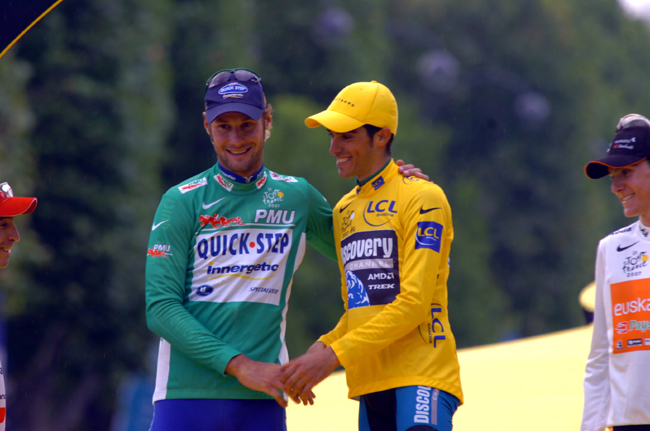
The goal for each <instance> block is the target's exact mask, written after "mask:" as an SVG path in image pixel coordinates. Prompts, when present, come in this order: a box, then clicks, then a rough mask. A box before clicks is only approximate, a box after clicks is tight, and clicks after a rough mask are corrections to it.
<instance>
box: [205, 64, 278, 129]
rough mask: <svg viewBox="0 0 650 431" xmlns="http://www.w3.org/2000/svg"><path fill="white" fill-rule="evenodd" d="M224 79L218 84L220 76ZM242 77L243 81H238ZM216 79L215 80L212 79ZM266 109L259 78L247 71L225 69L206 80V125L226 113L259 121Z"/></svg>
mask: <svg viewBox="0 0 650 431" xmlns="http://www.w3.org/2000/svg"><path fill="white" fill-rule="evenodd" d="M222 74H224V76H225V77H226V78H225V79H227V80H224V82H220V81H221V79H219V78H221V75H222ZM239 76H242V78H243V79H240V78H239ZM215 77H217V79H216V80H213V78H215ZM264 108H266V99H265V97H264V88H263V87H262V83H261V78H260V77H259V76H258V75H257V74H255V72H252V71H249V70H248V69H226V70H223V71H220V72H217V73H215V74H214V75H213V76H212V77H210V80H208V88H207V91H206V92H205V114H206V117H207V119H208V123H212V122H213V121H214V119H215V118H217V117H218V116H219V115H221V114H224V113H226V112H240V113H242V114H245V115H248V116H249V117H250V118H252V119H253V120H256V121H257V120H259V119H260V117H262V112H264Z"/></svg>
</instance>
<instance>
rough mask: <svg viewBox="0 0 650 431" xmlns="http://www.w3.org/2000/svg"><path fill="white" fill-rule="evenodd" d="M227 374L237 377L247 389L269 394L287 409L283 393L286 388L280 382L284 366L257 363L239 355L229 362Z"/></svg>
mask: <svg viewBox="0 0 650 431" xmlns="http://www.w3.org/2000/svg"><path fill="white" fill-rule="evenodd" d="M226 373H228V374H232V375H233V376H235V377H236V378H237V380H239V383H241V384H242V385H244V386H246V387H247V388H249V389H253V390H254V391H260V392H264V393H266V394H269V395H271V396H272V397H273V398H275V401H277V403H278V404H280V405H281V406H282V407H287V402H286V401H285V399H284V396H283V395H282V392H281V391H282V389H283V387H284V386H283V384H282V381H281V380H280V377H281V375H282V366H280V365H278V364H269V363H266V362H257V361H253V360H251V359H248V358H247V357H246V356H244V355H237V356H235V357H234V358H232V359H231V360H230V362H228V365H227V366H226Z"/></svg>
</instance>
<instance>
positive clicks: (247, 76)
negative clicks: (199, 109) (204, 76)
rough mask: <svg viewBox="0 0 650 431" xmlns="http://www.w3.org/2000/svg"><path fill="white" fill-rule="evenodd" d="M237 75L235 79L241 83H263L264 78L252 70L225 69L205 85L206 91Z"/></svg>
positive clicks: (215, 74) (214, 75) (209, 79)
mask: <svg viewBox="0 0 650 431" xmlns="http://www.w3.org/2000/svg"><path fill="white" fill-rule="evenodd" d="M233 75H235V79H236V80H237V81H240V82H255V83H259V84H261V83H262V78H261V77H260V76H259V75H258V74H257V73H255V72H253V71H252V70H248V69H243V68H239V69H223V70H220V71H218V72H215V73H214V74H213V75H212V76H211V77H210V78H208V81H207V82H206V83H205V91H208V89H210V88H212V87H214V86H216V85H221V84H224V83H226V82H228V81H230V80H231V78H232V76H233Z"/></svg>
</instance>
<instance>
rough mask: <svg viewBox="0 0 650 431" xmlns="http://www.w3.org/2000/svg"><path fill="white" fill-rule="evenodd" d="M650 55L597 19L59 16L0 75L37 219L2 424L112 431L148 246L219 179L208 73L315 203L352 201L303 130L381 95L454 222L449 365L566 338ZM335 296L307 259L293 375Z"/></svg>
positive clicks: (135, 336)
mask: <svg viewBox="0 0 650 431" xmlns="http://www.w3.org/2000/svg"><path fill="white" fill-rule="evenodd" d="M648 33H649V31H648V27H647V26H646V25H645V24H642V23H640V22H634V21H631V20H630V19H629V18H627V17H625V16H624V15H623V13H622V12H621V10H620V9H619V7H618V6H617V4H616V2H615V0H589V1H587V0H570V1H568V2H566V1H559V0H496V1H493V2H485V1H477V0H468V1H465V2H462V6H461V5H459V3H458V2H456V1H452V0H441V1H437V2H430V1H425V0H399V1H398V0H380V1H370V0H354V1H348V2H345V3H343V2H333V1H322V2H301V1H298V0H265V1H255V0H235V1H231V2H223V1H213V0H212V1H208V0H176V1H173V0H139V1H135V0H117V1H112V2H100V1H99V0H80V1H75V2H63V3H62V4H61V5H60V6H58V7H57V8H56V9H55V10H54V11H53V12H52V13H51V14H50V15H48V16H47V17H46V19H44V20H43V21H42V22H41V23H39V24H38V25H37V26H36V27H35V28H34V29H33V30H31V31H30V32H29V33H28V35H27V36H26V37H25V38H24V39H23V40H22V41H21V42H20V43H19V44H18V45H17V46H15V47H14V48H12V50H10V53H9V54H8V55H6V56H5V57H3V58H2V59H1V60H0V181H5V180H8V181H10V182H12V184H13V185H14V187H15V188H16V189H17V191H18V192H20V193H21V194H23V195H28V194H31V193H33V194H34V195H36V196H38V198H39V207H38V210H37V211H36V212H35V213H34V214H33V216H28V217H25V219H24V221H23V220H20V221H19V226H20V227H21V228H22V233H23V239H24V241H23V242H21V243H20V245H19V247H18V249H17V250H18V253H16V258H12V259H13V262H12V266H11V267H10V269H9V270H6V271H5V272H3V273H2V274H0V283H2V284H3V285H5V286H7V287H8V292H7V294H6V299H5V303H4V309H5V315H6V316H7V318H8V319H9V327H8V328H9V339H8V343H9V358H10V362H9V367H8V368H9V373H8V376H9V383H10V384H9V412H10V413H9V421H10V424H11V426H12V427H17V428H20V429H25V430H39V431H40V430H48V431H51V430H54V431H56V430H59V429H61V430H64V429H65V430H82V429H96V430H100V431H101V430H104V429H108V426H109V425H108V424H109V423H110V421H109V418H110V416H111V414H112V412H113V410H114V408H115V407H114V406H115V400H114V396H115V395H114V394H115V388H116V386H117V384H118V383H119V381H120V379H121V378H122V376H123V375H124V374H125V373H126V372H128V371H132V370H141V369H143V368H144V367H145V358H146V356H147V355H146V352H147V350H148V349H149V346H150V345H151V343H152V342H155V339H156V337H155V336H154V335H152V334H150V333H149V332H148V330H147V329H146V325H145V323H144V304H143V302H144V294H143V293H144V292H143V285H144V280H143V276H144V261H145V258H144V255H145V249H146V243H147V238H148V233H149V226H150V223H151V220H152V218H153V214H154V211H155V207H156V205H157V203H158V201H159V198H160V196H161V194H162V193H163V192H164V190H165V189H167V188H168V187H170V186H172V185H174V184H177V183H179V182H181V181H183V180H184V179H186V178H188V177H190V176H192V175H194V174H196V173H198V172H200V171H202V170H205V169H207V168H208V167H209V166H211V165H212V164H213V163H214V162H215V160H216V157H215V155H214V150H213V149H212V147H211V145H210V142H209V139H208V136H207V135H206V133H205V131H204V129H203V120H202V111H203V94H204V88H205V87H204V83H205V80H206V79H207V78H208V76H210V75H211V74H212V73H213V72H215V71H217V70H219V69H222V68H232V67H248V68H251V69H253V70H255V71H257V72H259V73H260V74H261V75H262V77H263V79H264V82H263V83H264V86H265V89H266V93H267V96H268V98H269V102H270V103H271V104H272V105H273V106H274V109H275V114H274V124H273V133H272V137H271V139H270V140H269V141H268V142H267V144H266V151H265V156H266V165H267V166H268V167H269V168H270V169H272V170H274V171H277V172H279V173H282V174H288V175H294V176H302V177H305V178H307V179H308V180H309V181H310V182H311V183H312V184H313V185H315V186H316V187H317V188H318V189H319V190H320V191H321V192H322V193H323V194H324V195H325V196H326V197H327V198H328V200H329V201H330V203H331V204H332V205H334V204H335V203H336V201H337V200H338V198H339V197H340V196H342V195H343V194H344V193H346V192H347V191H348V190H350V189H351V188H352V187H354V181H353V180H351V179H349V180H343V179H341V178H339V177H338V175H337V173H336V168H335V165H334V158H333V157H332V156H331V155H330V154H329V153H328V149H329V139H328V137H327V134H326V132H325V131H324V130H323V129H322V128H319V129H315V130H310V129H307V128H306V127H305V126H304V119H305V118H306V117H307V116H308V115H310V114H313V113H316V112H318V111H320V110H322V109H325V108H326V106H327V105H328V104H329V103H330V101H331V100H332V98H333V97H334V96H335V95H336V93H337V92H338V91H339V90H340V89H341V88H343V87H344V86H345V85H348V84H350V83H352V82H356V81H367V80H378V81H380V82H383V83H385V84H386V85H388V86H389V88H391V89H392V90H393V92H394V93H395V95H396V97H397V100H398V104H399V109H400V125H399V131H398V135H397V138H396V141H395V144H394V146H393V154H394V156H395V158H402V159H404V160H406V161H407V162H410V163H414V164H416V165H417V166H419V167H421V168H422V169H423V170H424V171H425V172H426V173H428V174H429V175H430V176H431V177H432V179H433V180H434V181H435V182H436V183H437V184H439V185H440V186H441V187H442V188H443V189H444V190H445V192H446V194H447V196H448V198H449V200H450V203H451V206H452V211H453V219H454V229H455V240H454V244H453V246H452V252H451V268H452V270H451V276H450V280H449V298H450V313H451V321H452V325H453V330H454V333H455V334H456V337H457V339H458V344H459V345H460V346H470V345H477V344H484V343H488V342H494V341H498V340H500V339H503V338H505V337H508V336H512V334H515V335H533V334H539V333H543V332H548V331H552V330H557V329H563V328H567V327H571V326H575V325H578V324H581V323H582V320H581V319H582V317H581V316H582V315H581V312H580V309H579V305H578V301H577V296H578V292H579V290H580V289H581V288H582V287H583V286H584V285H586V284H587V283H588V282H590V281H591V280H592V279H593V269H592V268H593V257H594V252H595V247H596V244H597V241H598V239H599V238H601V237H603V236H604V235H606V234H607V233H609V232H611V231H612V230H614V229H615V228H616V227H618V226H623V225H625V224H626V223H629V222H630V221H629V220H626V219H624V218H623V217H622V216H621V214H620V213H621V211H620V207H619V205H618V204H617V202H616V200H615V199H614V198H612V197H611V196H609V195H610V193H609V191H608V187H607V182H606V180H603V181H590V180H588V179H587V178H586V177H585V176H584V174H583V173H582V169H583V166H584V164H585V162H587V161H588V160H590V159H591V158H593V157H598V156H600V155H602V154H603V151H604V149H605V148H606V146H607V144H608V143H609V141H610V140H611V138H612V136H613V127H614V125H615V124H616V121H617V119H618V118H619V117H620V116H622V115H624V114H626V113H628V112H633V111H638V112H640V113H643V114H646V115H649V114H650V112H649V111H647V109H648V108H647V107H648V106H650V79H649V78H648V73H647V72H648V70H650V57H649V56H648V55H647V53H648V52H649V51H650V38H649V37H648V36H649V34H648ZM340 287H341V286H340V276H339V274H338V269H337V266H336V264H335V263H334V262H332V261H329V260H327V259H325V258H323V257H322V256H319V255H318V254H317V253H316V252H315V251H314V250H312V249H310V248H308V251H307V254H306V256H305V259H304V261H303V264H302V267H301V269H300V270H299V271H298V272H297V274H296V278H295V282H294V285H293V289H292V290H293V291H292V295H291V304H292V305H291V308H290V311H289V316H288V322H289V324H288V330H287V337H288V343H289V348H290V353H291V355H292V356H295V355H297V354H300V353H302V352H303V351H304V350H305V349H306V348H307V347H308V346H309V345H310V344H311V343H312V342H313V341H314V340H315V339H316V338H317V337H318V336H319V335H320V334H322V333H323V332H325V331H327V330H329V329H330V328H331V327H332V326H333V325H334V324H335V323H336V321H337V320H338V318H339V316H340V315H341V313H342V306H341V298H340ZM12 388H20V391H18V390H15V389H12ZM34 412H38V413H34Z"/></svg>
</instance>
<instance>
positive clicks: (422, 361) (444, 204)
mask: <svg viewBox="0 0 650 431" xmlns="http://www.w3.org/2000/svg"><path fill="white" fill-rule="evenodd" d="M305 123H306V125H307V126H308V127H318V126H323V127H324V128H326V129H327V132H328V134H329V136H330V147H329V151H330V153H331V154H332V155H333V156H334V157H335V158H336V167H337V169H338V173H339V175H340V176H341V177H342V178H353V177H356V186H355V187H354V188H353V189H352V190H351V191H350V192H349V193H348V194H346V195H345V196H343V198H341V200H339V202H338V203H337V204H336V206H335V207H334V209H333V220H334V238H335V246H336V250H337V257H338V262H339V269H340V272H341V297H342V299H343V305H344V309H345V312H344V313H343V315H342V316H341V319H340V320H339V323H338V324H337V325H336V327H335V328H334V329H332V331H330V332H329V333H327V334H325V335H323V336H321V337H320V338H319V339H318V340H317V341H316V343H314V344H313V345H312V347H310V348H309V350H308V351H307V353H306V354H305V355H303V356H301V357H299V358H297V359H294V360H292V361H291V362H289V364H287V365H285V366H284V367H283V368H284V369H285V374H284V376H283V380H284V382H285V392H287V393H289V394H292V396H294V397H295V396H298V397H303V396H306V395H308V394H309V393H310V391H311V389H312V388H313V387H314V386H315V385H316V384H317V383H318V382H320V381H321V380H323V379H324V378H325V377H327V376H328V375H329V374H330V373H331V372H332V371H334V370H335V369H336V368H337V367H338V366H339V365H342V366H343V367H345V371H346V379H347V383H348V388H349V392H348V397H350V398H352V399H359V400H360V406H359V430H360V431H388V430H394V431H407V430H408V431H432V430H436V431H450V430H451V429H452V417H453V415H454V413H455V412H456V409H457V408H458V406H459V405H460V404H461V403H462V402H463V392H462V389H461V383H460V367H459V364H458V358H457V355H456V341H455V339H454V335H453V332H452V330H451V326H450V323H449V310H448V300H447V279H448V277H449V252H450V249H451V242H452V240H453V237H454V229H453V226H452V218H451V208H450V206H449V203H448V201H447V197H446V196H445V194H444V192H443V191H442V189H441V188H440V187H438V186H437V185H435V184H432V183H430V182H428V181H422V180H420V179H418V178H413V177H408V178H405V177H402V176H400V175H399V174H398V168H397V165H396V164H395V162H394V161H393V159H392V157H391V145H392V143H393V140H394V138H395V136H396V134H397V124H398V112H397V102H396V101H395V97H394V96H393V94H392V93H391V91H390V90H389V89H388V88H387V87H386V86H384V85H382V84H380V83H378V82H376V81H372V82H358V83H355V84H351V85H349V86H347V87H345V88H344V89H343V90H341V92H339V94H338V95H337V96H336V97H335V98H334V100H333V101H332V103H331V104H330V105H329V107H328V108H327V109H326V110H325V111H323V112H320V113H318V114H315V115H312V116H311V117H309V118H307V119H306V120H305Z"/></svg>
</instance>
